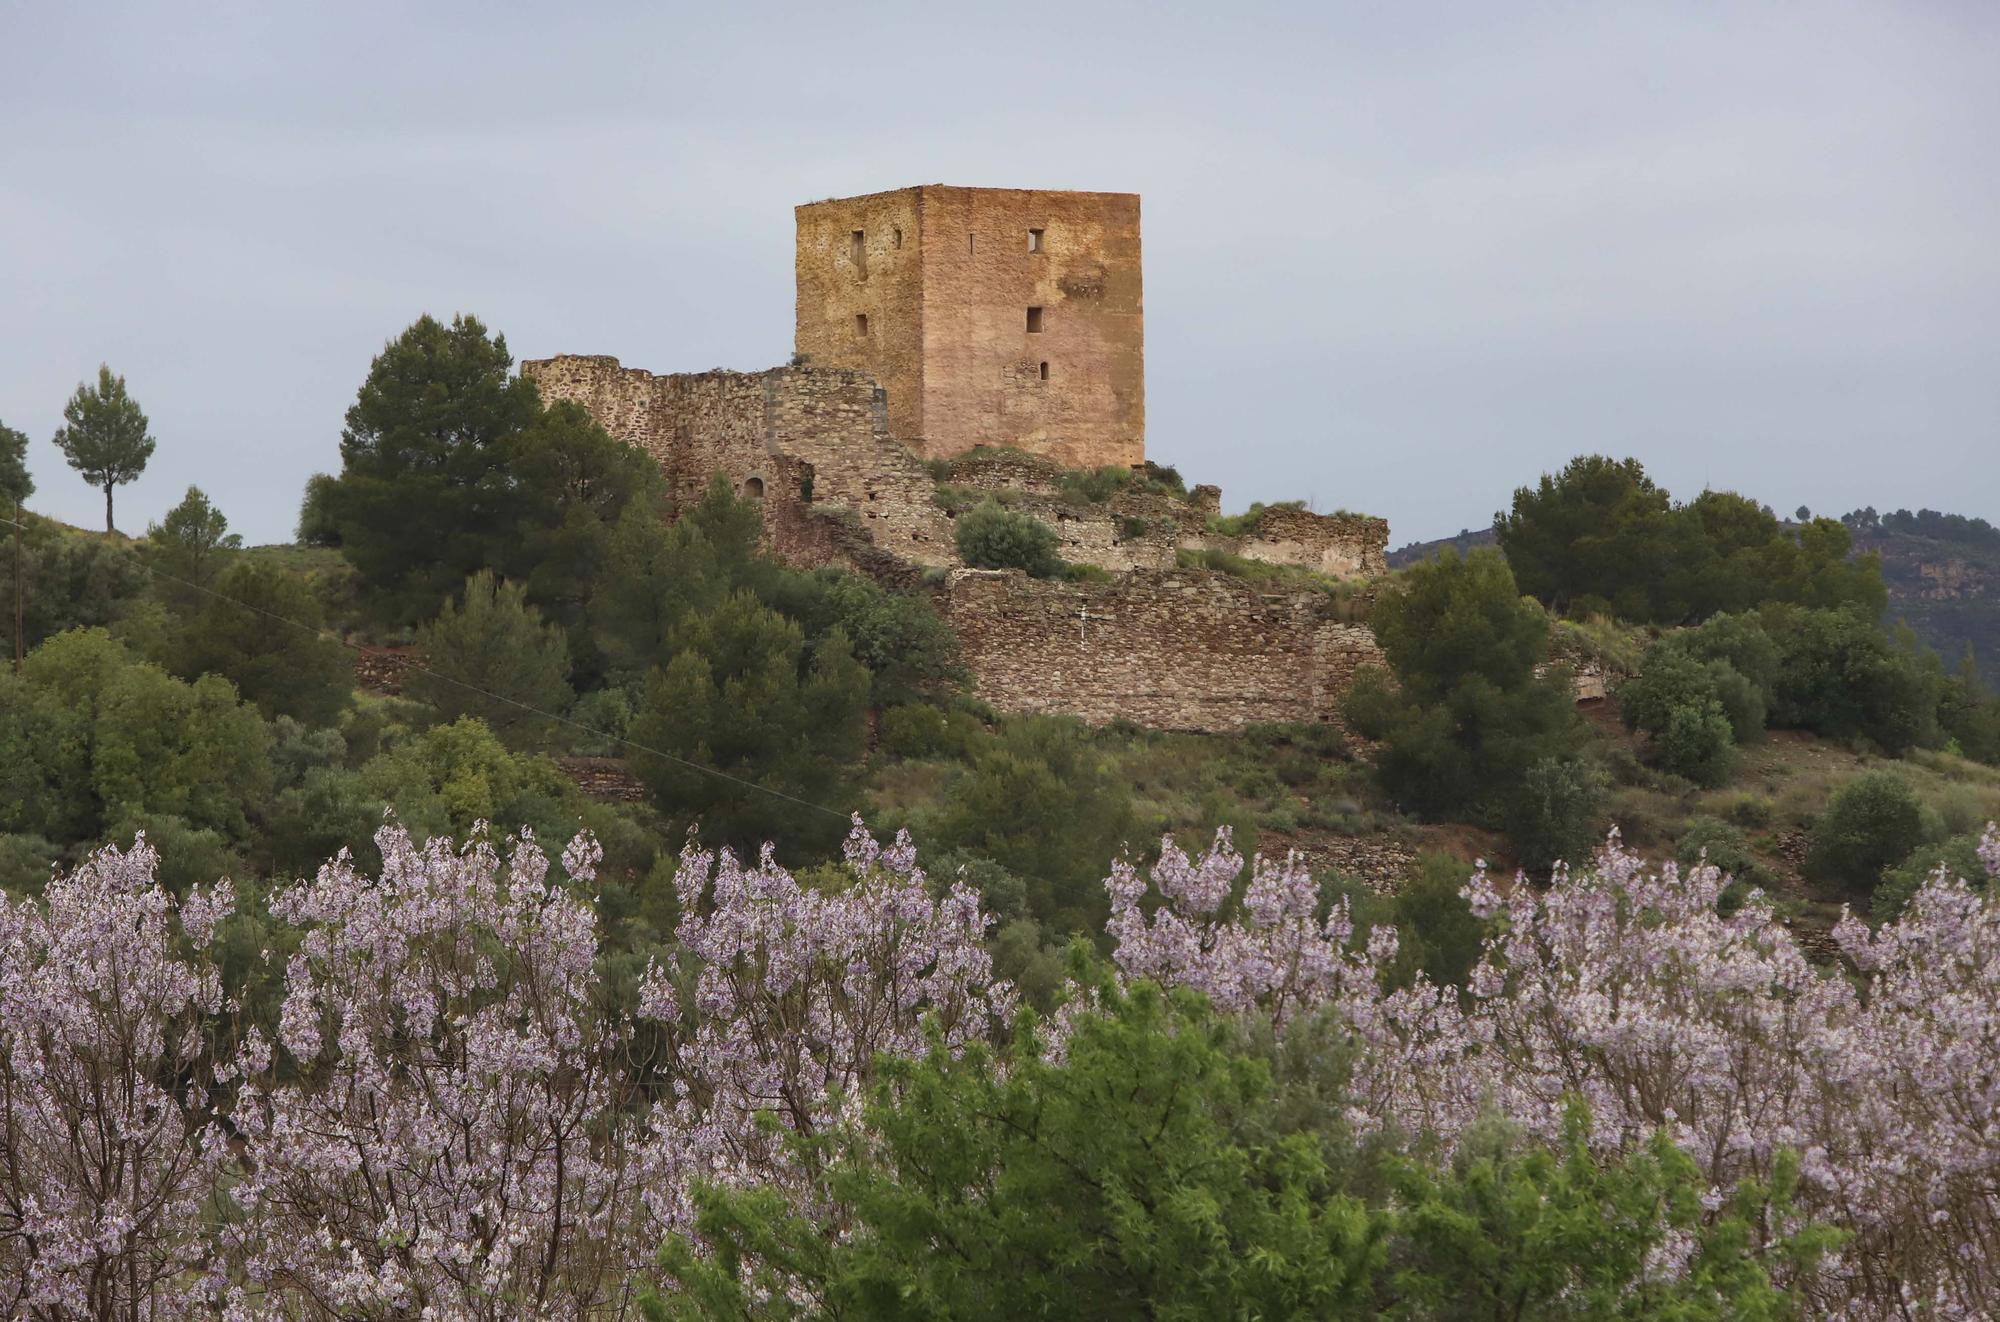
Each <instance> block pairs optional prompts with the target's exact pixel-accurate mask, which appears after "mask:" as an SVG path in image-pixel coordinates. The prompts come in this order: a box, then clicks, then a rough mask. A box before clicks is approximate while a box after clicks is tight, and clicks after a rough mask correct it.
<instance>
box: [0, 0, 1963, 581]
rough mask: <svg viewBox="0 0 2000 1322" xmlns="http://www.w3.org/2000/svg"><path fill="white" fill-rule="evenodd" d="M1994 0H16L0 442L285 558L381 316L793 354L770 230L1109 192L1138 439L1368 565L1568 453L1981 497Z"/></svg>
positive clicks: (80, 490)
mask: <svg viewBox="0 0 2000 1322" xmlns="http://www.w3.org/2000/svg"><path fill="white" fill-rule="evenodd" d="M1996 71H2000V7H1996V6H1993V5H1991V4H1966V5H1961V6H1948V5H1928V6H1926V5H1886V4H1884V5H1865V4H1851V3H1840V4H1835V3H1827V4H1806V3H1793V4H1786V5H1779V6H1770V7H1765V6H1760V5H1755V4H1729V5H1710V4H1696V3H1685V4H1677V5H1617V4H1604V3H1582V4H1576V5H1567V6H1564V5H1515V4H1505V5H1503V4H1498V3H1481V4H1472V5H1462V6H1439V5H1416V4H1410V5H1384V4H1380V3H1357V4H1337V5H1329V4H1297V5H1254V4H1241V3H1238V4H1231V5H1208V6H1203V7H1201V8H1199V9H1194V8H1188V9H1181V8H1178V7H1170V6H1167V5H1162V4H1131V5H1118V6H1100V5H1087V4H1070V3H1063V4H1052V3H1012V4H1008V3H989V4H983V5H980V6H977V7H976V8H967V9H965V10H963V11H960V10H959V9H958V7H956V6H950V5H944V4H928V5H913V6H909V7H899V8H886V7H880V6H871V5H867V4H862V3H853V4H846V5H839V4H814V5H810V6H798V5H793V6H768V7H767V6H753V5H748V4H737V5H712V4H711V5H698V6H686V7H669V6H665V5H649V6H639V5H633V6H626V7H611V6H583V5H577V6H559V5H548V4H544V5H535V6H526V5H504V6H503V5H498V4H486V5H476V6H475V5H462V6H461V5H446V4H435V3H426V4H408V3H397V4H375V3H354V2H352V0H349V2H348V3H341V4H330V5H326V6H322V7H311V8H308V7H306V6H301V5H256V6H250V5H245V6H240V7H239V6H228V5H219V4H195V3H185V4H172V5H168V4H160V5H154V6H144V7H141V6H129V7H122V6H113V5H102V4H88V5H84V4H74V5H62V4H54V3H50V4H25V3H19V2H18V0H0V421H5V422H7V423H8V424H10V425H12V426H15V427H18V428H21V429H22V430H24V431H27V432H28V433H29V434H30V435H31V436H32V437H33V438H34V441H35V447H34V450H33V452H32V454H31V458H30V462H31V464H32V466H33V469H34V473H35V477H36V480H37V482H38V483H39V484H40V491H39V492H38V493H37V495H36V498H35V500H34V504H35V505H36V506H37V507H39V508H41V509H43V510H46V511H48V512H50V513H54V514H58V515H60V516H62V517H65V518H69V519H71V520H74V521H76V522H79V523H83V524H86V525H88V524H91V523H93V522H94V521H95V520H98V519H100V518H101V517H102V514H101V511H102V501H101V499H100V498H99V497H97V496H96V495H95V494H93V493H92V492H91V491H89V490H88V489H86V488H85V487H84V486H83V484H82V482H81V480H80V479H78V478H77V477H76V476H75V475H74V474H73V473H71V472H70V471H69V469H68V468H67V467H66V466H65V465H64V464H63V462H62V459H61V456H60V455H59V454H58V453H57V452H56V450H55V449H54V447H53V446H52V445H50V443H49V437H50V435H51V433H52V432H53V431H54V429H55V427H56V426H57V425H58V423H59V422H60V411H61V408H62V404H63V402H64V400H65V399H66V398H67V397H68V395H69V393H70V392H71V391H72V390H73V389H74V388H75V386H76V384H77V382H78V381H80V380H82V379H83V378H84V377H86V376H88V375H90V374H92V373H93V372H94V370H95V368H96V365H97V363H98V362H99V361H100V360H107V361H109V362H110V364H111V365H112V367H113V368H114V369H116V370H117V371H120V372H122V373H124V374H125V375H126V377H127V378H128V381H129V383H130V385H131V387H132V390H133V392H134V394H135V395H136V396H137V397H138V399H139V400H140V401H141V403H142V404H143V405H144V406H145V407H146V409H147V410H148V412H149V413H150V414H151V415H152V419H153V430H154V434H155V435H156V436H157V437H158V438H159V442H160V445H159V450H158V453H157V454H156V456H155V458H154V460H153V464H152V466H151V468H150V469H149V470H148V472H147V473H146V475H145V477H144V478H143V479H142V480H141V481H140V482H139V483H137V484H136V485H135V486H133V487H128V488H125V489H123V490H121V491H120V493H119V501H118V508H119V511H120V515H121V523H122V524H123V525H124V526H125V528H126V530H127V531H135V532H136V531H138V530H140V529H142V528H143V527H144V525H145V522H146V521H147V520H148V519H152V518H157V517H158V516H159V515H160V514H161V513H162V512H163V511H164V510H165V509H167V508H168V507H169V506H171V505H172V504H173V503H174V502H175V501H176V500H177V499H178V498H179V496H180V494H181V492H182V491H183V490H184V488H185V487H186V486H187V485H188V484H189V483H197V484H199V485H201V486H202V487H203V488H204V489H206V490H207V491H208V492H209V493H210V494H211V495H212V496H213V497H214V498H215V499H216V500H217V502H218V503H219V504H220V505H221V506H222V508H223V509H224V511H225V512H226V513H227V514H228V516H229V518H230V520H231V522H232V524H233V525H234V526H235V527H237V528H238V529H240V530H241V531H243V532H244V533H245V534H246V535H247V537H248V538H249V539H250V540H252V541H264V540H275V539H281V538H285V537H288V536H289V535H290V530H291V527H292V524H293V520H294V516H295V513H296V509H297V500H298V494H299V490H300V486H301V484H302V483H303V481H304V479H305V477H306V476H307V475H308V474H309V473H311V472H314V471H316V470H331V469H334V468H336V467H337V466H338V463H339V456H338V452H337V448H336V446H337V441H338V437H339V430H340V420H341V414H342V412H343V410H344V409H345V408H346V406H347V404H348V403H349V402H350V400H351V399H352V397H353V393H354V390H355V388H356V386H357V385H359V383H360V381H361V378H362V376H363V374H364V373H365V372H366V370H367V367H368V361H369V358H370V357H371V356H372V355H373V354H374V353H375V352H377V351H378V350H379V349H380V348H381V346H382V344H383V342H384V341H385V340H387V339H388V338H389V337H391V336H393V335H394V334H395V333H396V332H398V331H399V330H401V329H402V328H403V327H404V326H405V325H407V324H408V323H409V322H410V321H411V320H413V319H414V318H415V317H416V316H417V314H419V313H421V312H425V311H429V312H434V313H437V314H440V315H448V314H449V313H451V312H453V311H460V310H462V311H467V312H475V313H477V314H479V315H480V316H481V317H483V318H484V319H485V320H486V321H487V322H488V324H490V325H492V326H495V327H497V328H499V329H501V330H503V331H505V332H506V334H507V338H508V343H509V346H510V347H511V348H512V349H513V351H514V353H515V355H516V356H517V357H540V356H545V355H547V354H550V353H555V352H559V351H572V352H586V353H610V354H616V355H617V356H619V357H620V358H622V359H623V360H624V361H625V362H626V363H627V364H628V365H632V366H641V367H647V368H651V369H653V370H655V371H674V370H697V369H701V368H707V367H712V366H728V367H739V368H761V367H766V366H770V365H772V364H775V363H778V362H781V361H783V360H784V358H785V357H786V356H787V354H788V353H789V352H790V342H791V317H792V274H791V272H792V267H791V239H792V231H791V223H792V218H791V208H792V206H793V205H794V204H795V203H798V202H802V201H807V200H811V199H814V198H819V197H829V196H836V195H844V194H850V193H862V192H870V191H874V190H877V189H882V188H891V187H897V186H901V185H904V184H911V183H923V182H947V183H957V184H988V185H1004V186H1010V187H1047V188H1095V189H1113V190H1130V191H1136V192H1139V193H1141V194H1143V195H1144V206H1145V213H1144V225H1145V245H1146V305H1147V306H1146V322H1147V325H1146V334H1147V360H1148V361H1147V395H1148V399H1147V415H1148V417H1147V421H1148V438H1147V439H1148V449H1149V452H1150V453H1151V454H1152V455H1153V456H1154V457H1155V458H1158V459H1160V460H1163V461H1166V462H1171V463H1175V464H1177V465H1179V466H1180V468H1181V469H1182V471H1183V472H1184V473H1186V474H1187V476H1188V477H1189V479H1190V480H1196V479H1198V480H1203V481H1215V482H1219V483H1221V485H1222V486H1223V488H1224V501H1225V504H1226V505H1227V506H1228V507H1229V508H1240V507H1241V506H1242V505H1243V504H1245V503H1247V502H1248V501H1249V500H1251V499H1253V498H1257V499H1266V500H1274V499H1284V498H1287V497H1291V496H1304V497H1310V498H1311V499H1312V500H1313V501H1314V503H1315V505H1316V507H1318V508H1322V509H1328V508H1333V507H1336V506H1345V507H1347V508H1351V509H1358V510H1365V511H1369V512H1373V513H1379V514H1383V515H1386V516H1387V517H1388V518H1389V519H1390V521H1391V524H1392V530H1391V543H1392V545H1399V544H1401V543H1402V542H1404V541H1407V540H1410V539H1412V538H1420V537H1433V536H1439V535H1443V534H1447V533H1452V532H1456V531H1457V530H1458V529H1459V528H1460V527H1463V526H1467V525H1479V524H1483V523H1484V522H1485V520H1486V518H1487V517H1488V516H1489V515H1490V514H1491V513H1492V511H1493V510H1494V509H1495V508H1497V507H1499V506H1501V505H1503V504H1504V503H1505V502H1506V500H1507V497H1508V494H1509V492H1510V491H1511V490H1512V488H1513V487H1514V486H1516V485H1519V484H1520V483H1522V482H1524V481H1528V480H1530V479H1531V478H1532V477H1533V476H1534V475H1535V474H1536V473H1538V472H1540V471H1542V470H1544V469H1546V468H1550V467H1553V466H1555V465H1558V464H1560V463H1561V462H1562V461H1563V460H1564V459H1565V458H1567V457H1568V456H1570V455H1572V454H1575V453H1578V452H1582V451H1588V450H1603V451H1608V452H1611V453H1614V454H1628V453H1629V454H1633V455H1637V456H1638V457H1639V458H1641V459H1642V460H1644V461H1645V463H1646V464H1647V466H1648V468H1649V469H1651V470H1652V471H1653V472H1654V474H1655V475H1656V476H1657V477H1658V478H1659V479H1660V480H1661V481H1662V482H1664V483H1665V484H1666V485H1668V486H1669V487H1671V488H1672V489H1674V490H1675V491H1676V492H1677V493H1681V494H1692V493H1693V492H1694V491H1695V490H1698V489H1699V488H1700V487H1701V486H1702V485H1703V484H1704V483H1708V484H1712V485H1715V486H1729V487H1735V488H1737V489H1740V490H1743V491H1746V492H1748V493H1751V494H1754V495H1756V496H1758V497H1759V498H1760V499H1763V500H1767V501H1769V502H1771V503H1772V504H1774V505H1776V506H1778V507H1780V508H1781V509H1784V510H1786V511H1789V510H1790V509H1791V508H1792V507H1794V506H1796V505H1798V504H1800V503H1806V504H1810V505H1811V506H1812V507H1813V508H1814V509H1816V510H1822V511H1825V512H1839V511H1841V510H1845V509H1848V508H1851V507H1853V506H1856V505H1861V504H1874V505H1876V506H1878V507H1880V508H1883V509H1888V508H1893V507H1896V506H1900V505H1907V506H1910V507H1912V508H1915V507H1917V506H1921V505H1929V506H1933V507H1936V508H1942V509H1945V510H1949V511H1954V512H1960V513H1966V514H1979V515H1984V516H1986V517H1988V518H1995V519H2000V464H1997V463H1996V462H1995V455H1996V453H2000V73H1996Z"/></svg>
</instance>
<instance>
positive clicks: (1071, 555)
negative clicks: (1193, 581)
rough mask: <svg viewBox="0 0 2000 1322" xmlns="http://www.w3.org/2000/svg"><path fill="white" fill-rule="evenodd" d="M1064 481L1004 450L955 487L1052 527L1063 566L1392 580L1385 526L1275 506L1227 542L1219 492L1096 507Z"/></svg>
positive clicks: (1040, 461) (1148, 496)
mask: <svg viewBox="0 0 2000 1322" xmlns="http://www.w3.org/2000/svg"><path fill="white" fill-rule="evenodd" d="M1138 471H1139V472H1140V473H1144V472H1145V471H1146V466H1145V465H1141V466H1140V468H1139V469H1138ZM1064 477H1065V470H1064V468H1063V467H1062V465H1060V464H1057V463H1055V462H1054V461H1052V460H1049V459H1045V458H1043V457H1041V456H1039V455H1033V454H1027V453H1024V452H1022V451H1018V450H996V451H990V452H987V451H982V452H977V453H972V454H967V455H961V456H959V457H958V458H956V459H954V460H952V463H951V478H950V481H951V483H952V485H954V486H958V487H964V488H969V489H970V490H973V491H982V492H990V493H992V495H993V496H994V497H995V498H996V499H998V500H1000V501H1001V502H1002V503H1004V504H1006V505H1007V506H1008V507H1009V508H1011V509H1016V510H1019V511H1021V512H1022V513H1025V514H1032V515H1034V516H1035V517H1036V518H1039V519H1041V520H1042V521H1043V522H1045V523H1047V524H1048V525H1049V526H1050V527H1052V528H1054V529H1055V530H1056V533H1057V535H1058V537H1060V539H1061V541H1062V547H1063V552H1062V554H1063V558H1064V559H1066V560H1070V561H1074V562H1076V563H1080V564H1090V565H1096V566H1097V567H1098V568H1100V569H1105V570H1110V571H1113V572H1118V571H1123V570H1129V569H1171V568H1173V567H1174V563H1175V551H1176V550H1178V549H1181V548H1186V549H1189V550H1220V551H1226V552H1228V553H1230V554H1232V555H1240V556H1242V557H1244V558H1245V559H1250V560H1260V561H1264V562H1266V563H1270V564H1280V565H1294V566H1297V567H1299V568H1302V569H1310V570H1312V571H1314V572H1315V573H1321V574H1326V575H1329V576H1330V577H1334V578H1342V579H1355V578H1374V577H1378V576H1380V575H1382V574H1384V573H1386V572H1387V562H1386V554H1387V548H1388V544H1389V525H1388V522H1387V521H1386V520H1383V519H1377V518H1370V517H1367V516H1365V515H1358V514H1345V513H1342V514H1314V513H1311V512H1309V511H1307V510H1301V509H1293V508H1290V507H1289V506H1271V507H1269V508H1266V509H1265V510H1263V511H1262V513H1261V514H1260V515H1259V517H1258V520H1257V522H1256V524H1255V525H1254V526H1253V527H1252V528H1251V529H1250V531H1249V532H1248V533H1245V534H1242V535H1224V534H1221V533H1217V532H1213V531H1211V529H1210V527H1209V519H1210V517H1211V516H1213V515H1215V514H1217V513H1218V512H1219V510H1220V508H1221V492H1220V491H1219V490H1218V489H1217V488H1215V487H1212V486H1198V487H1196V488H1194V490H1193V491H1191V492H1189V493H1188V494H1187V496H1185V497H1178V496H1174V495H1169V494H1166V493H1164V492H1162V491H1160V490H1158V489H1155V488H1152V487H1148V486H1146V485H1145V484H1143V483H1135V484H1132V485H1128V486H1125V487H1122V488H1120V489H1118V490H1117V491H1115V492H1114V493H1112V495H1111V496H1110V497H1109V499H1107V500H1104V501H1101V502H1094V503H1091V502H1080V501H1078V500H1077V499H1076V498H1075V497H1074V496H1073V495H1071V494H1068V493H1066V492H1065V490H1064V485H1063V479H1064Z"/></svg>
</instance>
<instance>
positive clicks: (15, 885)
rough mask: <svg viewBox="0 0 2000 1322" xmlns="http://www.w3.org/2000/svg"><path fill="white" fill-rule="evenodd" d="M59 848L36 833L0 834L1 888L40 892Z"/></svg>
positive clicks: (22, 892)
mask: <svg viewBox="0 0 2000 1322" xmlns="http://www.w3.org/2000/svg"><path fill="white" fill-rule="evenodd" d="M61 861H62V850H60V849H58V848H57V847H56V846H55V845H53V844H51V843H50V842H49V841H47V840H45V839H43V838H42V837H41V836H38V835H0V891H4V892H6V893H7V894H9V895H39V894H41V893H42V887H43V886H45V885H47V884H48V880H49V875H50V873H51V872H52V871H53V869H54V867H55V865H56V864H57V863H59V862H61Z"/></svg>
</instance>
